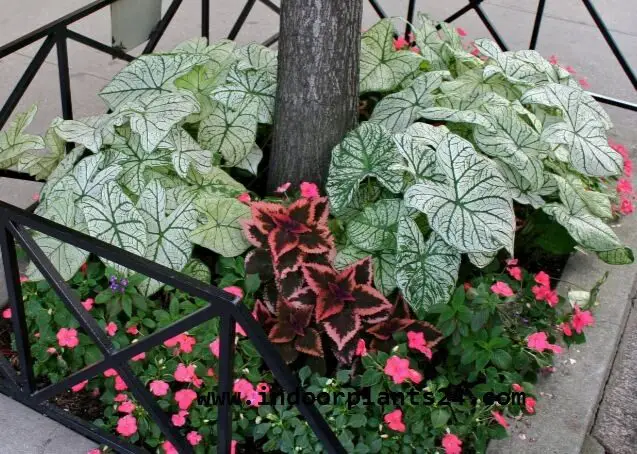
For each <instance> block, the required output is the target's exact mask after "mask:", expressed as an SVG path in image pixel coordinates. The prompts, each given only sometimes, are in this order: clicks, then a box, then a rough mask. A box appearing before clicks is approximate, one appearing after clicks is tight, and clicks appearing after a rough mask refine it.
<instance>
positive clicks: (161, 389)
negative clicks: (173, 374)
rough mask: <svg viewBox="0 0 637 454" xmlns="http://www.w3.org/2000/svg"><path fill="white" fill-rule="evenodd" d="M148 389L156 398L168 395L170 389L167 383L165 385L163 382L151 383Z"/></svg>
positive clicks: (154, 381)
mask: <svg viewBox="0 0 637 454" xmlns="http://www.w3.org/2000/svg"><path fill="white" fill-rule="evenodd" d="M149 388H150V392H151V393H153V394H154V395H155V396H157V397H161V396H165V395H166V394H168V390H169V389H170V387H169V386H168V383H166V382H165V381H163V380H153V381H151V382H150V385H149Z"/></svg>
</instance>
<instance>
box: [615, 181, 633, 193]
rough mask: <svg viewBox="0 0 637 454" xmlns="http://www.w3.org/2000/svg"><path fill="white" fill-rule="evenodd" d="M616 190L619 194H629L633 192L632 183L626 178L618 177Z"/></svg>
mask: <svg viewBox="0 0 637 454" xmlns="http://www.w3.org/2000/svg"><path fill="white" fill-rule="evenodd" d="M617 192H619V193H620V194H630V193H631V192H633V185H632V183H631V182H630V181H629V180H627V179H626V178H620V179H619V180H618V181H617Z"/></svg>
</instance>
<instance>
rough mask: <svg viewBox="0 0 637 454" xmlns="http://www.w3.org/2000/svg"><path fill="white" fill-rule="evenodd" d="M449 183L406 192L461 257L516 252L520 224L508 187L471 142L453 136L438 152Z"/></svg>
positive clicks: (407, 198)
mask: <svg viewBox="0 0 637 454" xmlns="http://www.w3.org/2000/svg"><path fill="white" fill-rule="evenodd" d="M436 155H437V159H438V166H439V168H440V170H441V171H442V172H444V174H445V175H446V177H447V182H446V183H445V184H441V183H436V182H433V181H426V182H423V183H418V184H415V185H414V186H412V187H410V188H409V189H408V190H407V192H406V193H405V204H406V206H408V207H411V208H416V209H417V210H419V211H421V212H423V213H425V214H426V215H427V218H428V220H429V224H430V225H431V228H432V229H433V230H434V231H435V232H436V233H437V234H438V235H440V237H442V239H443V240H444V241H445V242H446V243H447V244H449V245H451V246H453V247H455V248H456V249H458V250H459V251H461V252H494V251H497V250H498V249H500V248H502V247H505V248H507V249H511V248H512V247H513V235H514V226H515V219H514V215H513V207H512V203H511V199H510V196H509V193H508V189H507V185H506V182H505V181H504V179H503V178H502V176H501V175H500V173H499V172H498V170H497V169H496V167H495V166H494V165H493V164H492V163H491V162H490V161H489V160H487V159H486V158H483V157H481V156H478V155H477V154H476V152H475V150H474V149H473V147H472V146H471V144H470V143H469V142H467V141H466V140H464V139H461V138H460V137H458V136H455V135H451V134H450V135H448V136H447V137H446V138H445V140H443V141H442V142H441V144H440V146H439V147H438V148H437V149H436Z"/></svg>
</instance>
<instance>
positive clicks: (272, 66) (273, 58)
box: [235, 43, 278, 77]
mask: <svg viewBox="0 0 637 454" xmlns="http://www.w3.org/2000/svg"><path fill="white" fill-rule="evenodd" d="M235 55H236V57H237V58H238V59H239V61H238V63H237V69H240V70H243V69H258V70H263V71H266V72H268V73H270V74H271V75H272V76H275V77H276V74H277V64H278V62H277V52H276V51H275V50H272V49H270V48H269V47H265V46H263V45H261V44H258V43H249V44H246V45H245V46H241V47H239V48H238V49H237V50H236V51H235Z"/></svg>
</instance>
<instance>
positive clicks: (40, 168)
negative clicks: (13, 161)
mask: <svg viewBox="0 0 637 454" xmlns="http://www.w3.org/2000/svg"><path fill="white" fill-rule="evenodd" d="M44 143H45V145H46V148H47V152H46V153H39V152H38V151H35V150H27V151H25V152H24V153H23V154H22V155H21V156H20V159H19V161H18V171H19V172H27V173H28V174H29V175H31V176H33V177H35V179H36V180H44V179H46V178H47V177H48V176H49V175H50V174H51V173H52V172H53V170H55V168H56V167H57V166H58V164H59V163H60V161H61V160H62V158H64V153H65V152H66V148H65V146H64V141H63V140H62V139H60V138H59V137H58V136H57V134H55V132H54V131H53V129H51V128H49V129H48V130H47V132H46V134H45V136H44Z"/></svg>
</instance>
